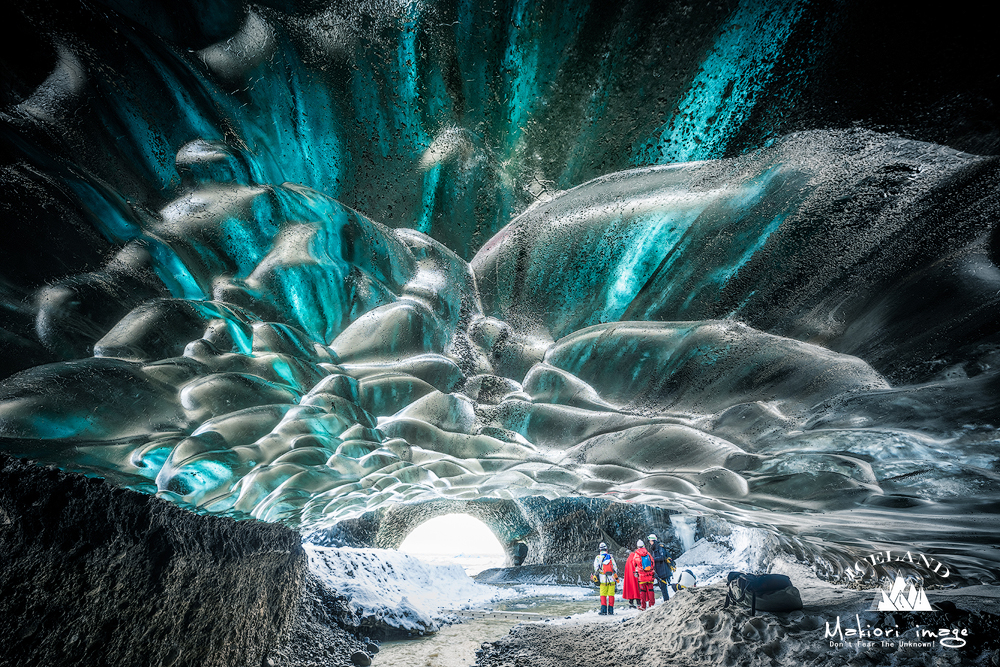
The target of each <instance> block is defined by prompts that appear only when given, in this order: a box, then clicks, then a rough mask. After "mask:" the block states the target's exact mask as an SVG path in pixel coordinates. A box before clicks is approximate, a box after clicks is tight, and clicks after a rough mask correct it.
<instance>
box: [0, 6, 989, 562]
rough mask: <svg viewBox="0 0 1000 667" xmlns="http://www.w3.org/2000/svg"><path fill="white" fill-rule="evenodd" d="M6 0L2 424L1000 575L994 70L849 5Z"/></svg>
mask: <svg viewBox="0 0 1000 667" xmlns="http://www.w3.org/2000/svg"><path fill="white" fill-rule="evenodd" d="M19 11H20V13H19V14H17V15H16V16H14V17H13V18H12V21H13V22H14V23H13V25H14V26H15V27H16V28H18V29H19V30H21V31H22V32H24V33H25V34H27V35H29V36H31V37H32V38H33V39H34V40H35V48H34V50H33V51H31V54H32V55H31V57H25V53H24V52H18V51H16V50H15V49H12V48H11V47H9V46H5V47H4V48H5V49H6V50H5V51H3V53H0V65H3V67H4V72H5V73H6V78H5V80H4V86H3V88H2V89H0V93H2V101H3V109H2V111H0V136H2V139H3V153H2V155H0V157H2V160H0V180H2V182H3V184H4V187H3V188H2V200H0V204H2V205H3V210H4V212H5V213H6V215H7V216H8V217H7V219H8V220H9V221H10V224H9V229H8V234H7V238H6V240H5V247H4V250H5V262H4V265H3V266H2V267H0V276H2V282H0V296H2V298H3V302H2V305H3V310H2V312H0V325H2V328H0V334H2V342H3V345H4V351H5V354H4V356H3V364H4V366H3V367H4V369H5V370H4V376H5V378H6V379H4V380H3V381H2V382H0V450H2V451H5V452H9V453H12V454H15V455H17V456H22V457H28V458H33V459H36V460H39V461H43V462H48V463H55V464H57V465H59V466H61V467H64V468H67V469H73V470H80V471H84V472H86V473H88V474H92V475H98V476H102V477H105V478H108V479H110V480H112V481H114V482H115V483H117V484H120V485H122V486H127V487H130V488H134V489H138V490H141V491H144V492H148V493H155V494H157V495H159V496H160V497H163V498H166V499H168V500H171V501H172V502H176V503H178V504H180V505H183V506H186V507H190V508H192V509H195V510H197V511H202V512H210V513H219V514H225V515H231V516H236V517H247V516H253V517H256V518H258V519H263V520H268V521H280V522H284V523H287V524H288V525H291V526H294V527H296V528H299V529H301V530H303V531H306V530H311V529H314V528H318V527H324V526H328V525H331V524H332V523H334V522H336V521H339V520H341V519H345V518H350V517H355V516H358V515H359V514H362V513H364V512H366V511H369V510H372V509H378V508H379V507H382V506H385V505H387V504H390V503H397V502H419V501H424V500H428V499H433V498H441V497H446V498H453V499H475V498H481V497H501V498H520V497H526V496H538V495H541V496H546V497H550V498H554V497H564V496H584V497H596V496H608V497H613V498H615V499H618V500H620V501H623V502H643V503H652V504H658V505H662V506H667V507H672V508H678V509H683V510H686V511H695V512H705V513H714V514H718V515H720V516H724V517H726V518H728V519H730V520H733V521H738V522H743V523H748V524H753V525H758V526H766V527H769V528H770V529H773V530H776V531H778V532H780V533H782V534H783V535H785V536H788V537H789V539H793V538H791V536H793V535H794V536H795V537H794V540H798V542H797V543H798V544H800V546H801V545H805V546H803V548H806V549H807V550H809V549H813V550H815V553H819V554H822V555H823V558H826V559H828V560H829V562H831V563H834V566H833V567H834V569H836V566H835V563H836V562H838V561H837V558H839V557H840V556H843V557H844V558H845V559H848V558H849V554H850V553H851V550H856V549H866V548H869V547H870V546H871V545H873V544H889V545H893V544H896V543H898V542H899V541H901V540H904V541H905V540H908V541H909V542H910V543H912V544H913V545H914V548H918V549H924V550H927V551H928V552H933V553H935V554H945V555H948V556H949V557H950V558H951V563H952V564H953V565H954V569H955V570H956V571H961V572H963V576H967V577H969V578H978V579H980V580H984V581H986V580H993V579H995V576H996V572H997V571H998V566H997V558H996V556H995V554H993V553H992V552H991V551H990V549H991V548H992V547H990V546H989V545H991V544H993V543H995V538H996V530H997V529H996V525H997V524H996V520H995V519H996V515H995V512H994V511H993V510H992V509H990V507H992V505H991V503H994V502H995V498H996V497H997V491H998V488H1000V487H998V483H1000V482H998V480H1000V477H998V469H1000V468H998V446H997V443H998V440H997V435H996V429H995V425H996V424H997V422H998V420H1000V401H998V397H1000V393H998V391H997V377H998V375H997V372H998V371H997V368H998V359H1000V357H998V355H1000V320H998V318H997V317H996V315H995V313H996V312H997V311H996V309H997V306H998V305H1000V297H998V295H1000V269H997V267H996V259H997V255H998V253H997V247H998V242H997V240H996V233H995V229H994V227H995V224H996V220H997V215H996V213H997V211H998V201H997V199H998V194H997V193H998V191H1000V190H998V188H997V184H998V182H1000V181H998V178H997V169H998V167H997V162H996V158H993V157H989V156H988V154H989V153H990V151H991V150H992V149H991V148H990V147H991V146H993V147H994V148H995V147H996V142H995V141H994V139H993V138H991V137H994V135H995V134H997V133H996V123H995V121H989V120H988V119H986V120H984V118H985V116H984V112H983V110H984V109H988V108H991V107H990V103H991V102H990V100H992V99H993V98H992V97H990V94H991V93H989V88H988V87H983V85H981V84H982V81H985V80H987V79H988V78H989V77H988V74H984V75H982V76H980V77H979V78H976V77H974V76H973V77H972V78H968V77H966V78H955V79H949V78H947V77H943V78H937V74H938V73H939V70H935V69H933V68H932V70H931V71H932V73H933V74H934V76H928V77H927V78H926V85H921V86H920V87H919V88H917V87H916V86H914V88H913V90H920V91H923V92H922V93H921V94H924V95H931V94H937V95H938V96H939V97H940V98H941V99H946V100H949V101H948V102H947V103H939V104H937V106H934V105H928V106H924V107H920V108H917V107H914V106H913V105H912V104H910V101H911V100H914V99H918V98H917V97H914V95H916V93H914V94H911V93H910V90H911V88H909V87H906V86H909V85H910V83H909V82H910V81H911V79H908V78H907V77H908V76H910V77H911V78H912V77H914V76H918V75H917V74H914V72H916V70H915V69H913V67H916V66H910V65H906V64H905V63H904V64H899V63H896V64H894V63H891V62H888V63H884V64H885V67H886V68H889V69H890V70H891V71H892V72H894V73H895V74H896V76H895V80H896V81H897V83H896V84H893V83H886V84H885V85H884V86H881V87H878V88H873V87H871V86H869V87H868V88H865V90H864V92H858V91H855V90H853V89H852V88H851V86H852V85H854V84H853V83H852V82H854V81H856V80H858V81H861V82H862V83H870V82H871V81H873V80H875V79H876V78H877V76H879V75H877V74H873V73H871V72H868V73H866V72H865V71H858V70H857V69H856V68H855V63H856V60H855V57H854V54H855V53H856V52H855V51H852V50H851V49H849V48H847V46H845V45H849V46H851V48H854V47H855V46H857V45H858V44H863V46H862V47H859V48H861V49H862V50H861V51H859V52H858V53H867V54H869V55H872V54H876V55H877V54H878V53H880V51H879V49H880V48H882V46H881V45H880V44H878V43H874V42H872V41H871V40H867V39H865V38H866V32H865V31H866V30H867V29H868V28H867V26H869V25H871V24H873V23H874V24H876V25H877V24H878V22H877V21H875V22H873V21H871V20H867V19H872V18H873V16H874V17H875V18H880V19H885V18H886V16H883V15H882V14H879V13H878V12H877V11H874V10H871V9H868V8H866V7H862V6H861V3H858V4H851V3H833V2H831V3H823V2H794V1H787V2H780V3H774V2H768V3H764V2H751V1H746V2H730V3H719V4H713V5H710V6H709V5H701V4H700V3H692V4H684V3H660V2H624V3H602V2H589V3H588V2H568V3H565V2H562V3H557V2H507V3H504V2H496V3H489V2H482V3H472V2H457V3H455V2H438V3H432V2H427V3H421V2H410V3H392V2H371V3H360V4H357V3H355V4H352V3H321V2H303V3H280V2H273V3H264V4H254V5H243V4H239V3H212V4H209V5H206V6H200V5H199V4H198V3H192V4H191V5H188V4H185V3H181V2H178V3H170V4H163V5H160V4H157V3H143V4H139V3H128V2H109V3H107V4H103V5H100V6H91V5H86V4H76V3H73V2H65V3H54V4H48V3H42V4H40V5H39V6H38V7H29V8H24V9H22V10H19ZM901 34H905V31H904V33H901ZM896 39H902V37H897V38H896ZM893 44H894V43H893V42H891V41H889V43H887V44H886V45H885V48H887V49H891V48H893ZM970 48H979V47H970ZM864 49H867V51H865V50H864ZM963 53H964V52H963ZM958 60H960V58H959V56H956V55H954V53H953V52H949V51H948V50H947V49H943V50H942V57H941V62H942V63H944V64H945V65H948V66H950V65H951V64H953V63H955V62H957V61H958ZM879 62H882V61H881V60H880V61H879ZM945 65H940V67H944V66H945ZM907 67H911V69H907ZM893 68H895V69H893ZM873 71H874V70H873ZM920 76H922V75H920ZM969 76H971V75H969ZM977 76H978V75H977ZM990 80H991V79H990ZM942 81H944V83H942ZM949 81H955V82H957V83H954V85H955V86H960V87H961V91H960V92H961V95H964V96H965V97H962V98H961V99H962V100H964V102H963V103H962V104H958V103H957V102H955V101H954V100H955V99H959V98H956V97H955V96H954V94H953V93H954V91H953V90H952V89H951V88H949V87H948V86H949V85H952V84H951V83H948V82H949ZM894 85H897V86H900V87H901V88H900V89H899V90H897V89H896V88H894V87H893V86H894ZM904 89H905V90H904ZM872 90H877V91H878V92H877V93H872V92H871V91H872ZM900 90H903V92H905V94H903V93H901V92H900ZM927 91H930V92H927ZM984 91H985V92H984ZM955 94H957V93H955ZM977 95H978V97H977ZM900 99H905V100H906V101H907V104H903V105H900V104H899V100H900ZM949 105H950V106H949ZM949 109H952V110H954V109H960V113H957V112H956V113H957V115H955V114H952V115H948V114H949V113H952V112H948V113H945V112H946V111H948V110H949ZM987 115H988V114H987ZM889 116H893V117H894V118H895V119H896V120H895V124H894V125H892V126H888V127H887V126H886V124H885V122H884V121H885V119H886V118H888V117H889ZM991 123H992V124H991ZM949 132H950V133H952V134H949ZM997 136H1000V135H997ZM951 139H954V142H955V143H956V145H957V146H954V147H949V146H945V145H943V144H944V143H947V142H948V140H951ZM991 142H992V143H991ZM961 148H965V149H966V150H960V149H961ZM970 148H979V149H982V151H981V152H982V153H984V155H977V154H974V153H975V151H971V150H969V149H970ZM857 517H863V520H862V524H863V527H858V525H857V523H858V521H857ZM930 526H936V527H935V528H933V529H931V528H930ZM838 554H839V555H838ZM844 562H848V560H845V561H844Z"/></svg>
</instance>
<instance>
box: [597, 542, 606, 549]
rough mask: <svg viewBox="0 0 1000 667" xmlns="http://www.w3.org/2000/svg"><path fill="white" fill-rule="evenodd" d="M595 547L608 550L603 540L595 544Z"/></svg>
mask: <svg viewBox="0 0 1000 667" xmlns="http://www.w3.org/2000/svg"><path fill="white" fill-rule="evenodd" d="M597 548H598V549H600V550H601V551H607V550H608V545H607V544H605V543H604V542H601V543H600V544H599V545H598V546H597Z"/></svg>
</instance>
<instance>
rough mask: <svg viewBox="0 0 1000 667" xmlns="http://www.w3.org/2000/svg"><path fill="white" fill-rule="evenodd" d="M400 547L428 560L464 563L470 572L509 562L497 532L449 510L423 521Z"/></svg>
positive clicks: (461, 564)
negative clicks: (449, 512) (447, 512)
mask: <svg viewBox="0 0 1000 667" xmlns="http://www.w3.org/2000/svg"><path fill="white" fill-rule="evenodd" d="M399 551H400V552H401V553H405V554H409V555H411V556H415V557H416V558H419V559H420V560H422V561H424V562H427V563H433V564H455V565H460V566H461V567H462V568H463V569H464V570H465V571H466V573H467V574H469V575H470V576H471V575H475V574H478V573H479V572H481V571H483V570H487V569H490V568H495V567H504V565H506V564H507V553H506V551H505V550H504V548H503V545H502V544H501V543H500V540H499V539H497V536H496V535H495V534H494V533H493V531H492V530H490V528H489V526H487V525H486V524H485V523H483V522H482V521H480V520H479V519H477V518H475V517H473V516H470V515H468V514H445V515H443V516H437V517H434V518H433V519H429V520H427V521H425V522H423V523H421V524H420V525H418V526H417V527H416V528H415V529H414V530H413V531H412V532H411V533H410V534H409V535H407V536H406V537H405V538H404V539H403V541H402V543H401V544H400V545H399ZM522 560H523V559H522Z"/></svg>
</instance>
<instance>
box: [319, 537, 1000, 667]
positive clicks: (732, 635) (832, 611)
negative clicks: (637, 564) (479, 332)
mask: <svg viewBox="0 0 1000 667" xmlns="http://www.w3.org/2000/svg"><path fill="white" fill-rule="evenodd" d="M307 553H308V555H309V563H310V568H311V569H312V570H313V572H315V573H316V574H317V575H319V576H320V577H321V578H322V579H324V580H325V581H326V582H327V583H328V584H329V585H330V586H331V587H332V588H334V589H335V590H336V591H337V592H338V593H339V594H341V595H345V596H347V597H349V598H350V602H349V605H350V606H351V607H352V608H353V609H354V611H356V612H358V613H359V614H361V615H363V616H366V617H374V618H377V619H380V620H381V622H382V623H384V624H385V625H386V626H388V627H391V628H396V629H398V630H399V631H400V632H401V633H402V634H404V635H405V634H407V633H409V634H412V635H413V636H421V635H423V637H421V638H420V639H407V640H401V641H391V642H385V643H384V644H383V651H382V652H380V653H379V654H378V655H376V656H375V662H374V664H375V665H379V664H382V665H393V666H395V665H421V666H426V667H453V666H460V667H468V666H469V665H472V664H473V663H474V662H476V660H477V655H476V651H477V649H478V648H479V646H480V645H481V644H483V643H484V642H485V643H487V646H488V647H490V646H502V647H503V649H502V650H499V652H497V651H496V650H495V651H494V653H493V654H490V655H487V656H483V657H482V659H485V662H483V663H476V664H484V665H488V666H492V665H501V664H508V663H507V662H504V659H505V658H504V656H506V657H509V658H510V661H509V664H515V662H516V660H517V659H518V658H517V656H518V655H520V659H522V660H524V659H527V660H529V662H524V664H530V665H531V666H532V667H545V665H547V664H549V662H546V658H545V656H539V655H534V654H532V655H521V654H518V653H517V651H516V650H515V648H516V647H518V646H521V647H524V646H533V645H538V644H539V637H538V636H537V634H538V633H541V632H548V631H545V630H543V628H545V627H550V628H551V632H552V633H553V634H552V641H553V643H552V646H557V645H558V644H559V642H560V641H562V642H564V643H565V644H566V646H567V649H566V650H567V654H566V655H562V657H561V658H558V659H561V660H563V664H566V665H573V664H576V662H574V660H576V659H577V658H575V657H572V656H571V655H569V653H570V652H571V651H570V648H569V647H572V646H574V645H575V644H574V642H580V641H583V642H586V641H587V638H588V637H589V636H591V634H593V631H591V630H589V629H588V628H600V627H604V626H603V624H619V623H621V624H622V625H621V626H620V628H619V630H617V631H616V633H615V635H614V636H615V637H617V639H615V641H613V642H611V644H608V646H609V647H612V646H617V648H616V649H615V650H616V651H618V652H621V651H625V652H628V651H630V650H633V649H632V648H630V647H631V646H632V643H636V642H637V643H638V644H645V645H646V648H644V649H642V650H644V651H648V650H652V649H650V648H649V646H651V645H653V644H655V645H657V646H660V647H661V648H662V650H667V649H666V647H673V648H671V649H670V650H671V651H672V653H670V656H669V657H671V658H672V659H677V660H681V662H680V663H677V664H692V665H696V664H697V665H700V664H702V663H701V662H699V661H700V660H703V659H708V656H709V655H714V656H715V658H716V659H720V658H723V657H725V659H728V660H735V662H733V664H753V665H757V664H760V665H784V664H800V663H801V660H803V659H805V660H806V661H807V662H805V663H801V664H815V665H823V666H825V665H827V664H831V665H833V664H836V665H853V664H886V665H897V664H898V665H911V664H912V665H922V664H928V665H929V664H938V662H941V660H944V661H945V662H943V663H941V664H984V665H995V664H997V663H996V660H995V658H993V660H994V662H990V658H987V659H986V662H978V661H977V662H976V663H972V662H965V661H964V660H965V657H964V656H959V655H958V654H957V653H952V654H950V653H948V652H947V651H945V653H944V654H943V655H942V651H943V649H942V647H941V646H940V645H938V644H934V645H933V650H932V649H918V648H912V647H911V648H905V649H904V648H900V649H897V650H896V652H894V653H892V654H887V655H883V656H882V658H884V660H882V661H879V660H875V662H872V660H873V658H872V656H871V655H868V654H866V653H865V651H864V650H863V647H862V648H858V647H857V646H855V647H854V648H853V649H852V648H850V647H851V644H850V642H849V641H848V642H847V645H846V646H841V647H833V646H831V645H830V638H829V637H827V636H826V634H825V632H824V629H825V627H826V626H825V625H824V621H834V619H836V618H837V617H838V616H840V617H841V618H844V619H849V620H851V621H852V622H853V620H854V614H855V612H861V613H862V615H863V612H864V610H866V609H868V608H869V607H870V606H871V601H872V600H873V599H874V598H875V595H876V592H875V591H857V590H851V589H848V588H843V587H840V586H836V585H833V584H830V583H827V582H824V581H822V580H820V579H818V578H817V577H816V576H815V574H814V573H813V571H812V570H811V569H810V568H809V567H808V566H806V565H803V564H800V563H794V562H791V561H788V560H783V559H780V558H779V559H775V560H773V561H771V562H769V563H764V562H763V559H764V558H766V555H765V553H766V549H765V540H764V539H763V535H762V533H760V531H755V530H753V529H743V528H739V529H736V530H734V532H733V533H732V534H731V535H730V536H728V541H708V540H699V541H698V542H696V543H694V544H693V545H692V547H691V548H690V549H689V550H687V551H686V552H685V553H684V554H683V555H681V556H680V557H679V558H678V559H677V564H678V570H685V569H687V570H691V571H692V572H693V573H694V574H695V575H696V577H697V578H698V591H682V592H681V593H680V594H677V595H676V596H675V597H674V598H673V599H672V600H671V601H669V602H668V603H667V604H666V605H664V604H663V603H662V601H660V600H659V599H657V606H656V607H655V608H654V610H653V611H652V612H645V613H643V614H641V615H640V613H639V612H637V611H636V610H634V609H631V608H629V606H628V605H627V604H626V603H625V602H624V601H622V600H618V604H617V605H616V613H615V616H611V617H607V616H599V615H598V614H597V611H598V608H599V605H600V603H599V600H598V599H597V596H596V589H590V588H580V587H576V586H553V585H542V584H534V585H533V584H517V585H513V586H494V585H489V584H483V583H478V582H476V581H474V580H473V579H472V578H470V577H469V576H468V574H466V572H465V570H464V569H463V568H462V567H461V566H460V565H440V564H430V563H425V562H423V561H421V560H419V559H417V558H415V557H413V556H410V555H407V554H403V553H400V552H398V551H394V550H385V549H356V548H339V549H336V548H325V547H317V546H312V545H307ZM766 569H770V570H771V571H772V572H780V573H784V574H788V575H789V576H790V577H791V578H792V581H793V583H794V584H795V585H796V586H797V587H799V589H800V590H801V591H802V593H803V601H804V602H805V603H806V609H805V610H804V611H803V612H792V613H790V614H788V615H786V616H787V617H781V618H778V617H777V616H774V615H767V614H758V616H757V617H756V618H753V619H751V618H750V617H749V614H747V613H744V612H739V613H734V612H729V613H721V612H722V602H723V599H724V588H723V587H722V584H721V582H724V580H725V577H726V574H727V573H728V572H730V571H733V570H740V571H758V572H759V571H764V570H766ZM929 593H930V594H931V596H932V601H934V602H939V601H941V600H955V601H956V602H958V603H959V606H960V607H962V608H971V609H983V610H986V611H989V612H991V613H994V614H995V613H997V611H998V609H997V607H998V604H997V602H998V601H1000V593H998V589H997V588H996V587H987V586H976V587H971V588H970V589H968V593H967V594H963V593H961V592H959V591H953V590H950V591H944V592H939V593H937V594H936V595H935V594H934V593H931V592H929ZM619 595H620V589H619ZM509 611H514V612H518V613H517V614H514V616H515V617H514V618H500V617H499V614H501V613H503V612H509ZM470 612H496V613H495V614H493V615H492V617H487V618H486V619H484V618H482V614H478V615H477V614H472V613H470ZM824 612H827V613H824ZM678 614H679V615H680V616H678ZM741 614H742V615H741ZM473 615H476V616H479V618H477V619H475V620H468V617H469V616H473ZM535 615H537V616H535ZM528 616H535V618H537V619H538V621H540V622H535V623H532V622H531V620H532V619H531V618H526V617H528ZM743 616H746V618H743ZM675 617H676V618H689V617H690V618H694V619H695V620H696V621H698V622H697V623H695V625H696V626H697V627H691V628H688V627H686V626H685V625H683V624H679V623H678V622H677V621H676V618H675ZM716 617H717V618H716ZM706 618H709V620H711V618H716V620H718V621H719V622H718V623H717V624H716V625H715V626H712V627H708V626H704V621H705V619H706ZM657 619H659V620H657ZM698 619H701V620H698ZM526 621H527V622H528V625H525V626H520V627H518V628H516V629H514V630H511V628H513V627H514V626H515V625H517V624H519V623H524V622H526ZM660 621H662V623H661V622H660ZM863 621H864V619H862V622H863ZM598 622H600V623H601V624H602V625H589V624H595V623H598ZM846 623H847V621H844V624H845V627H846ZM688 625H690V623H689V624H688ZM709 625H711V623H710V624H709ZM575 626H576V627H578V628H579V630H578V631H577V630H574V627H575ZM640 626H641V627H640ZM703 626H704V627H703ZM716 626H717V627H716ZM730 626H732V627H730ZM668 627H669V628H670V629H671V631H672V632H674V634H677V633H680V634H681V635H684V636H682V637H680V638H678V637H673V636H670V637H668V636H666V635H664V636H663V637H660V638H659V639H657V640H656V641H654V642H648V641H646V642H643V641H637V637H633V635H634V634H635V633H636V632H639V633H645V636H647V637H649V636H650V634H649V633H650V632H652V631H653V630H654V629H659V630H658V631H660V632H661V633H663V632H667V628H668ZM531 628H535V629H534V630H532V629H531ZM508 631H510V634H509V635H508V634H507V633H508ZM577 632H578V633H580V634H579V636H578V635H577V634H574V633H577ZM597 632H598V636H599V637H604V636H607V635H600V634H599V633H600V632H606V631H597ZM526 633H527V634H528V635H531V636H530V637H524V638H523V639H519V637H520V635H523V634H526ZM531 633H535V634H531ZM618 635H620V637H619V636H618ZM545 636H546V637H548V636H549V635H545ZM685 637H687V638H686V639H685ZM600 641H604V640H603V639H602V640H600ZM542 643H548V642H542ZM756 643H759V644H760V646H759V647H756V646H755V644H756ZM618 644H620V646H618ZM580 646H581V647H582V646H583V645H580ZM552 650H557V649H552ZM581 650H582V648H581ZM581 650H577V651H575V652H576V653H581ZM609 650H610V649H609ZM583 652H584V653H585V651H583ZM689 654H690V655H689ZM498 655H499V656H500V658H498V657H497V656H498ZM616 655H617V653H616ZM647 657H649V656H647ZM661 657H663V658H665V657H666V655H664V656H661ZM498 659H499V660H500V661H499V662H498V661H497V660H498ZM558 659H557V660H556V661H554V662H552V664H556V662H557V661H558ZM566 660H569V662H566ZM685 660H686V662H685ZM789 660H795V661H799V662H788V661H789ZM928 660H930V662H927V661H928ZM949 660H950V661H951V662H949ZM956 660H957V662H956ZM866 661H867V662H866ZM580 664H583V663H580ZM706 664H708V663H706Z"/></svg>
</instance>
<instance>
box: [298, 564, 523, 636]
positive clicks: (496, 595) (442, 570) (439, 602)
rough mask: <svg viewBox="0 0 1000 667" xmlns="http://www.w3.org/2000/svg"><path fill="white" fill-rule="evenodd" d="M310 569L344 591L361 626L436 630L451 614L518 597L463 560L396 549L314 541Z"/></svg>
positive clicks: (400, 630)
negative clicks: (431, 560)
mask: <svg viewBox="0 0 1000 667" xmlns="http://www.w3.org/2000/svg"><path fill="white" fill-rule="evenodd" d="M306 553H307V554H308V556H309V569H310V570H311V571H312V572H314V573H315V574H316V575H317V576H319V578H320V579H322V580H323V581H324V582H325V583H326V584H328V585H329V586H331V587H332V588H333V590H335V591H337V593H338V594H339V595H343V596H346V597H347V598H349V602H348V608H349V610H350V612H351V613H352V614H355V615H356V616H357V621H358V623H357V624H358V626H359V627H377V628H378V629H379V630H380V631H381V632H383V633H384V632H388V633H390V634H391V633H400V634H409V633H412V634H424V633H427V632H435V631H437V630H438V628H440V626H441V623H442V622H443V621H445V620H447V618H448V617H449V614H450V613H452V612H454V611H457V610H461V609H468V608H470V607H473V606H482V605H485V604H488V603H490V602H494V601H496V600H500V599H504V598H505V597H512V596H513V595H515V592H514V591H513V590H512V589H501V588H497V587H496V586H487V585H486V584H479V583H476V582H475V581H473V580H472V579H470V578H469V575H467V574H466V573H465V570H463V569H462V567H461V566H460V565H431V564H428V563H424V562H423V561H421V560H419V559H417V558H414V557H413V556H408V555H406V554H401V553H399V552H398V551H396V550H394V549H352V548H350V547H348V548H343V549H328V548H325V547H316V546H309V547H307V549H306Z"/></svg>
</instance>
